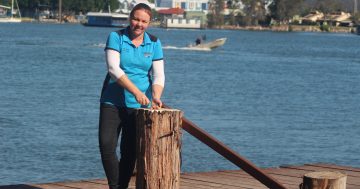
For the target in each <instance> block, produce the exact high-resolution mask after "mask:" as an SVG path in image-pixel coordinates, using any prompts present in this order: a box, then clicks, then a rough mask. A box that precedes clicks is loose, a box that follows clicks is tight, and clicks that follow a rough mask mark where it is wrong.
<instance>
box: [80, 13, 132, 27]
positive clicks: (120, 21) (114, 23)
mask: <svg viewBox="0 0 360 189" xmlns="http://www.w3.org/2000/svg"><path fill="white" fill-rule="evenodd" d="M128 18H129V16H128V15H126V14H120V13H103V12H88V13H87V14H86V21H85V22H83V23H82V24H83V25H84V26H98V27H126V26H127V25H128V24H129V21H128Z"/></svg>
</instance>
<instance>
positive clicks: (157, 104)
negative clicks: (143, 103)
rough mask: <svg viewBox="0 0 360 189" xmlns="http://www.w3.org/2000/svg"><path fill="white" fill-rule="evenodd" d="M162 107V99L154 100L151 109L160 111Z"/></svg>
mask: <svg viewBox="0 0 360 189" xmlns="http://www.w3.org/2000/svg"><path fill="white" fill-rule="evenodd" d="M161 107H162V102H161V100H160V98H153V99H152V103H151V108H152V109H155V110H158V109H160V108H161Z"/></svg>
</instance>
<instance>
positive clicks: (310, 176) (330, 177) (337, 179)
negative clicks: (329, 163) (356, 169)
mask: <svg viewBox="0 0 360 189" xmlns="http://www.w3.org/2000/svg"><path fill="white" fill-rule="evenodd" d="M324 188H326V189H346V175H344V174H342V173H339V172H329V171H319V172H312V173H307V174H305V175H304V177H303V183H302V188H301V189H324Z"/></svg>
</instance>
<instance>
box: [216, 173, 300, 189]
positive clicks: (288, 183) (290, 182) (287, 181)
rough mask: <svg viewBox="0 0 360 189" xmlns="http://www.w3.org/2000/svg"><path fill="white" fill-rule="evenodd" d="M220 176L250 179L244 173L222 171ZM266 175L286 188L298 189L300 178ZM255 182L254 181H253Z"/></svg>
mask: <svg viewBox="0 0 360 189" xmlns="http://www.w3.org/2000/svg"><path fill="white" fill-rule="evenodd" d="M222 174H227V175H232V176H235V177H233V179H236V178H238V177H243V178H244V179H251V178H248V177H247V175H244V173H242V172H227V171H223V172H222ZM267 174H269V175H271V176H272V177H274V178H276V179H277V180H279V181H281V183H282V184H283V185H284V186H286V187H287V188H289V189H292V188H294V189H298V188H299V187H298V185H299V184H300V183H301V182H300V178H297V179H296V178H295V179H292V178H291V177H290V179H288V178H287V177H286V176H283V177H281V176H279V175H276V174H272V173H271V172H267ZM253 181H255V180H253ZM293 186H296V187H293Z"/></svg>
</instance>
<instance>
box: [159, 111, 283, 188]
mask: <svg viewBox="0 0 360 189" xmlns="http://www.w3.org/2000/svg"><path fill="white" fill-rule="evenodd" d="M163 106H164V107H165V108H170V107H169V106H167V105H165V104H163ZM182 128H183V129H184V130H185V131H187V132H188V133H189V134H191V135H192V136H194V137H195V138H197V139H198V140H200V141H201V142H203V143H204V144H206V145H207V146H209V147H210V148H212V149H213V150H215V151H216V152H217V153H219V154H220V155H222V156H223V157H224V158H226V159H227V160H229V161H230V162H232V163H233V164H235V165H236V166H238V167H239V168H241V169H243V170H244V171H245V172H247V173H248V174H249V175H251V176H253V177H254V178H255V179H256V180H258V181H259V182H261V183H262V184H264V185H265V186H267V187H268V188H270V189H287V188H286V187H285V186H283V185H282V184H281V183H279V182H278V181H277V180H275V179H274V178H272V177H271V176H270V175H267V174H266V173H265V172H263V171H262V170H260V169H259V168H258V167H256V165H254V164H253V163H251V162H250V161H249V160H247V159H245V158H243V157H241V156H240V155H239V154H238V153H236V152H235V151H233V150H231V149H230V148H229V147H227V146H226V145H225V144H223V143H222V142H220V141H219V140H217V139H216V138H215V137H213V136H211V135H210V134H209V133H207V132H206V131H204V130H203V129H201V128H200V127H198V126H197V125H195V124H194V123H192V122H191V121H189V120H188V119H186V118H185V117H183V118H182Z"/></svg>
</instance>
